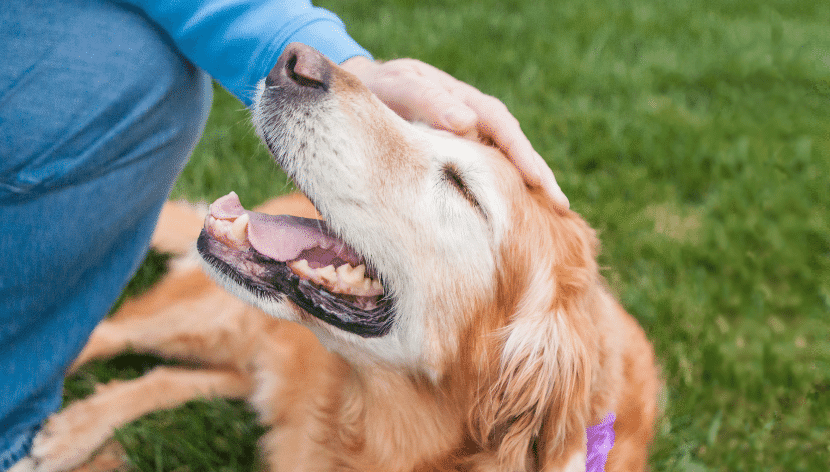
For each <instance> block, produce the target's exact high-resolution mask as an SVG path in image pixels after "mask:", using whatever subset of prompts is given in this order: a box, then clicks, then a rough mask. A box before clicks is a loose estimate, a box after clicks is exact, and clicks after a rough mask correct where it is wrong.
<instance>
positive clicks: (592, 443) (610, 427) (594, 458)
mask: <svg viewBox="0 0 830 472" xmlns="http://www.w3.org/2000/svg"><path fill="white" fill-rule="evenodd" d="M616 419H617V416H616V415H615V414H614V413H609V414H608V416H606V417H605V419H604V420H602V422H601V423H600V424H598V425H596V426H590V427H588V429H587V430H586V431H585V432H586V433H587V435H588V455H587V458H586V460H585V472H605V461H607V460H608V453H609V452H610V451H611V447H613V446H614V421H615V420H616Z"/></svg>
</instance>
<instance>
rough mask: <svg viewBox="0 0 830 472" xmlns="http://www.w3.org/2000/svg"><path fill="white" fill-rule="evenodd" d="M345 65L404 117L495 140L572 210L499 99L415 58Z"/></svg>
mask: <svg viewBox="0 0 830 472" xmlns="http://www.w3.org/2000/svg"><path fill="white" fill-rule="evenodd" d="M340 66H341V67H343V68H344V69H346V70H347V71H349V72H351V73H352V74H354V75H356V76H357V77H358V78H359V79H360V80H361V81H362V82H363V83H364V84H365V85H366V86H367V87H368V88H369V90H371V91H372V92H374V94H375V95H377V96H378V98H380V99H381V101H383V102H384V103H386V105H387V106H389V108H391V109H392V110H394V111H395V113H397V114H399V115H400V116H402V117H403V118H404V119H407V120H410V121H416V120H417V121H423V122H424V123H428V124H431V125H432V126H433V127H435V128H439V129H445V130H447V131H452V132H453V133H456V134H458V135H461V136H465V135H468V134H470V133H473V132H478V133H479V134H480V135H482V136H486V137H488V138H490V139H491V140H493V143H494V144H495V145H496V146H498V147H499V148H500V149H501V150H502V151H503V152H504V153H505V155H507V158H508V159H510V161H511V162H513V165H515V166H516V168H517V169H519V172H520V173H521V174H522V177H523V178H524V180H525V182H527V183H528V184H529V185H532V186H537V187H538V186H541V187H542V188H543V189H545V191H547V193H548V194H549V195H550V196H551V197H552V198H553V200H554V201H555V202H556V203H557V204H559V205H561V206H564V207H565V208H568V207H569V206H570V204H569V202H568V197H566V196H565V194H564V193H563V192H562V189H560V188H559V185H558V184H557V183H556V178H554V176H553V172H552V171H551V170H550V168H549V167H548V165H547V163H545V160H544V159H542V156H540V155H539V153H537V152H536V151H535V150H534V149H533V146H532V145H531V144H530V141H529V140H528V139H527V137H526V136H525V135H524V133H523V132H522V129H521V127H520V126H519V122H518V121H517V120H516V118H514V117H513V115H512V114H510V111H509V110H508V109H507V107H506V106H505V105H504V104H503V103H502V102H501V101H500V100H499V99H497V98H495V97H491V96H489V95H485V94H483V93H481V92H480V91H479V90H478V89H476V88H475V87H473V86H471V85H468V84H466V83H464V82H461V81H460V80H458V79H455V78H454V77H452V76H451V75H449V74H447V73H446V72H443V71H441V70H439V69H436V68H435V67H432V66H431V65H429V64H425V63H423V62H421V61H418V60H415V59H395V60H392V61H389V62H383V63H381V62H375V61H372V60H371V59H369V58H366V57H363V56H355V57H352V58H350V59H347V60H346V61H344V62H343V63H342V64H340Z"/></svg>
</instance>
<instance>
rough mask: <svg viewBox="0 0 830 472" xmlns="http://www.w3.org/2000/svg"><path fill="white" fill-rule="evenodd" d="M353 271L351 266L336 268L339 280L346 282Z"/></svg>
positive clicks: (344, 265) (345, 265)
mask: <svg viewBox="0 0 830 472" xmlns="http://www.w3.org/2000/svg"><path fill="white" fill-rule="evenodd" d="M353 271H354V269H353V268H352V266H351V265H349V264H343V265H341V266H340V267H338V268H337V275H338V276H339V277H340V279H341V280H347V279H348V277H349V276H350V275H351V274H352V272H353Z"/></svg>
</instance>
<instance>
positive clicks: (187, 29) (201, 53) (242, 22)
mask: <svg viewBox="0 0 830 472" xmlns="http://www.w3.org/2000/svg"><path fill="white" fill-rule="evenodd" d="M123 3H127V4H130V5H133V6H135V7H136V8H139V9H140V10H142V11H143V12H144V13H145V14H146V15H147V16H148V17H149V18H150V19H152V20H153V21H154V22H155V23H156V24H157V25H158V26H159V27H160V28H161V29H163V30H164V31H165V32H166V33H167V34H168V35H169V36H170V38H171V39H172V40H173V42H174V43H175V44H176V46H177V47H178V49H179V50H180V51H181V52H182V54H183V55H184V56H185V57H187V58H188V59H189V60H190V61H191V62H193V63H194V64H196V65H197V66H199V67H200V68H202V69H203V70H205V71H206V72H208V73H209V74H210V75H211V76H212V77H213V78H214V79H216V80H217V81H219V83H221V84H222V85H223V86H224V87H225V88H226V89H227V90H228V91H230V92H231V93H233V94H234V95H236V96H237V97H238V98H239V99H240V100H242V102H243V103H245V104H246V105H249V104H250V102H251V98H252V96H253V92H254V90H255V88H256V84H257V82H258V81H259V80H260V79H262V78H263V77H265V76H266V75H267V74H268V71H270V70H271V68H272V67H273V66H274V64H275V63H276V62H277V57H279V55H280V53H281V52H282V50H283V49H284V48H285V46H286V45H287V44H288V43H290V42H294V41H296V42H301V43H304V44H308V45H309V46H312V47H314V48H316V49H317V50H319V51H321V52H322V53H323V54H324V55H326V56H327V57H328V58H329V59H331V60H332V61H334V62H336V63H340V62H343V61H345V60H346V59H348V58H350V57H353V56H355V55H363V56H367V57H371V56H370V55H369V53H368V52H367V51H366V50H365V49H363V48H362V47H361V46H360V45H358V44H357V42H355V41H354V40H353V39H352V38H351V37H349V36H348V34H347V33H346V29H345V26H344V24H343V22H342V21H341V20H340V19H339V18H338V17H337V16H336V15H334V14H333V13H331V12H329V11H327V10H324V9H322V8H317V7H314V6H312V5H311V3H310V2H309V1H308V0H207V1H202V2H196V1H158V0H128V1H124V2H123Z"/></svg>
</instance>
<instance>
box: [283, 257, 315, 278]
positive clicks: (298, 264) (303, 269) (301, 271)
mask: <svg viewBox="0 0 830 472" xmlns="http://www.w3.org/2000/svg"><path fill="white" fill-rule="evenodd" d="M288 266H289V267H291V269H292V270H294V273H295V274H297V275H302V276H305V277H311V276H312V274H313V271H314V269H312V268H311V267H310V266H309V265H308V261H307V260H305V259H300V260H299V261H294V262H292V263H290V264H289V265H288Z"/></svg>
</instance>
